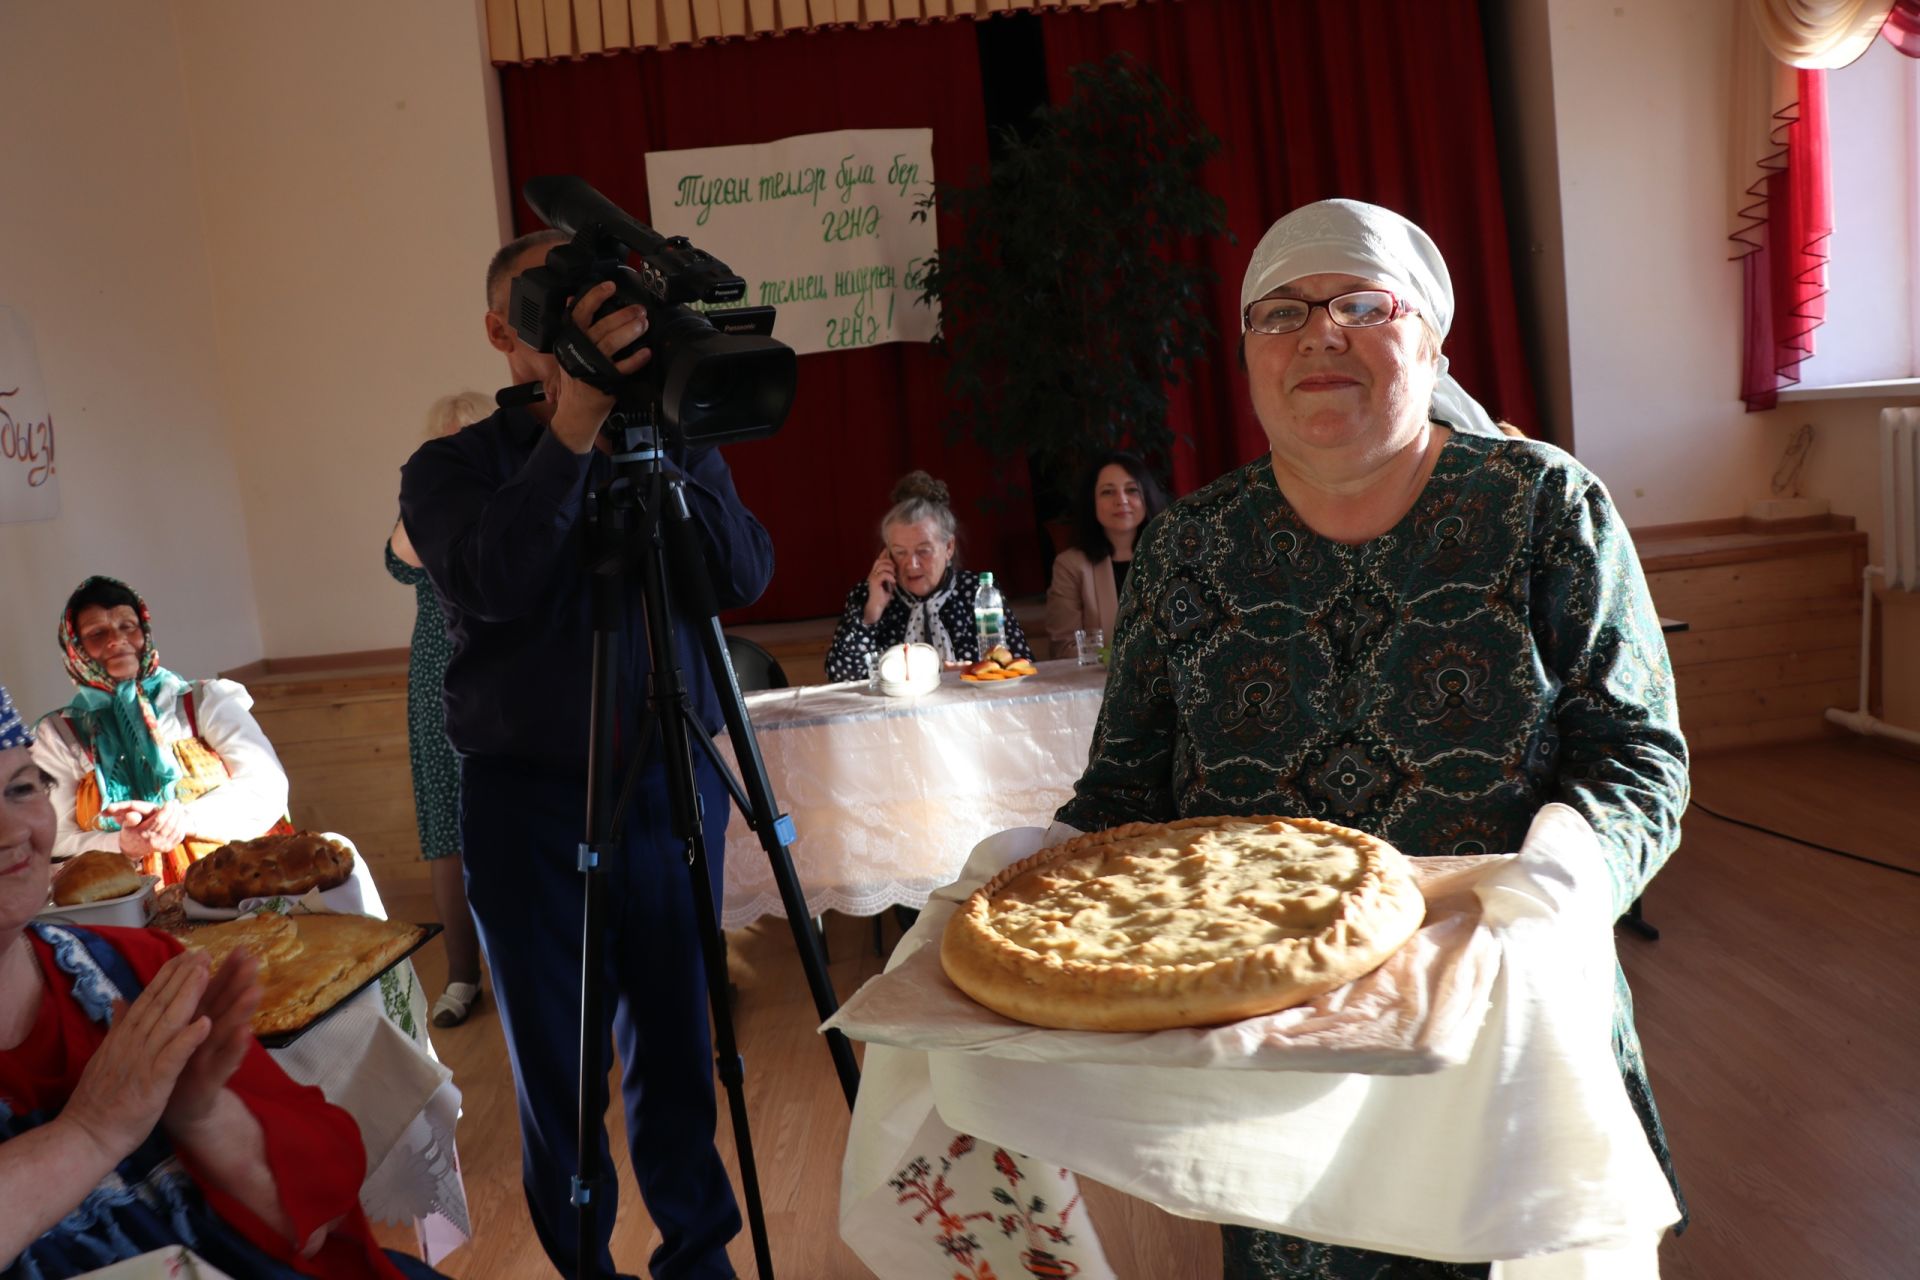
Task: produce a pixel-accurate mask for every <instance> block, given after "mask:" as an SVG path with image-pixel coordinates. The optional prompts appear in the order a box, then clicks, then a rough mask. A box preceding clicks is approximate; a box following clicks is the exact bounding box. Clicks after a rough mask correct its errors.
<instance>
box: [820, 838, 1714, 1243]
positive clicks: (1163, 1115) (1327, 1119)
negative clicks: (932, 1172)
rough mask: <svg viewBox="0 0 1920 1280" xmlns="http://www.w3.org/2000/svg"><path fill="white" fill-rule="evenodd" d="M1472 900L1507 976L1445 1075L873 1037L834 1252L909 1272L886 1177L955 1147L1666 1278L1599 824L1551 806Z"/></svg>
mask: <svg viewBox="0 0 1920 1280" xmlns="http://www.w3.org/2000/svg"><path fill="white" fill-rule="evenodd" d="M1045 842H1046V841H1045V837H1043V835H1042V833H1041V832H1040V831H1039V830H1038V829H1031V828H1029V829H1025V830H1021V831H1014V832H1006V833H1002V835H1000V836H996V837H994V838H992V839H990V840H988V841H986V842H984V843H983V844H982V845H981V846H980V847H979V848H978V849H976V851H975V854H974V857H973V858H972V859H971V860H970V861H969V863H968V866H967V870H966V872H965V873H964V876H963V880H971V881H973V882H975V883H979V882H983V881H984V880H986V879H987V878H988V877H989V876H991V875H992V874H993V873H994V872H995V871H997V870H999V869H1000V868H1001V867H1004V866H1006V865H1008V864H1010V863H1011V862H1013V861H1016V860H1017V859H1019V858H1021V857H1025V856H1027V855H1028V854H1030V853H1032V852H1034V851H1035V850H1037V849H1038V848H1040V847H1042V845H1043V843H1045ZM1476 892H1477V893H1478V895H1479V897H1480V899H1481V904H1482V910H1483V920H1484V927H1485V928H1487V929H1488V930H1489V931H1490V932H1491V933H1492V934H1493V935H1494V937H1495V938H1496V939H1497V940H1498V942H1499V944H1500V947H1501V951H1502V962H1501V971H1500V974H1499V977H1498V978H1497V979H1496V981H1495V983H1494V988H1493V996H1492V1001H1491V1007H1490V1009H1489V1012H1488V1014H1487V1017H1486V1020H1485V1023H1484V1024H1483V1026H1482V1028H1481V1032H1480V1036H1479V1039H1478V1040H1477V1042H1476V1043H1475V1045H1474V1048H1473V1052H1472V1055H1471V1056H1470V1057H1469V1059H1468V1060H1467V1061H1466V1063H1465V1064H1463V1065H1461V1066H1458V1067H1452V1068H1449V1069H1446V1070H1442V1071H1439V1072H1436V1073H1433V1074H1428V1075H1414V1076H1383V1075H1327V1074H1307V1073H1294V1072H1265V1071H1218V1070H1193V1069H1169V1068H1155V1067H1139V1066H1108V1065H1092V1064H1085V1063H1071V1064H1063V1063H1052V1062H1046V1063H1033V1062H1018V1061H1010V1060H1007V1059H1004V1058H999V1057H993V1056H988V1055H983V1054H960V1053H946V1052H942V1053H933V1054H925V1053H919V1052H915V1051H912V1050H904V1049H894V1048H887V1047H884V1046H880V1045H873V1046H870V1047H869V1048H868V1050H867V1056H866V1068H865V1082H864V1083H863V1086H862V1090H861V1096H860V1100H859V1104H858V1106H857V1107H856V1108H855V1112H854V1122H853V1130H852V1133H851V1134H850V1136H849V1140H848V1146H847V1156H846V1161H845V1164H844V1166H843V1169H842V1183H841V1235H842V1238H844V1239H845V1240H846V1241H847V1243H848V1244H849V1245H850V1246H852V1247H853V1249H854V1250H855V1251H856V1252H857V1253H859V1254H860V1255H861V1256H862V1258H863V1259H866V1260H867V1261H868V1264H869V1265H870V1266H873V1265H875V1263H876V1260H877V1259H901V1260H904V1254H902V1253H901V1252H899V1250H900V1249H901V1248H903V1247H904V1243H905V1239H906V1234H907V1233H906V1232H903V1231H901V1229H900V1227H899V1225H898V1222H899V1219H898V1209H897V1207H895V1205H896V1201H897V1198H898V1195H897V1192H896V1191H895V1190H894V1189H893V1188H892V1187H890V1186H889V1185H888V1179H889V1178H892V1177H894V1176H895V1174H896V1173H897V1172H898V1170H899V1169H900V1168H902V1167H903V1165H905V1164H906V1163H907V1162H909V1161H911V1160H912V1159H913V1158H914V1157H915V1156H916V1155H920V1154H926V1153H927V1152H928V1151H930V1150H932V1149H933V1148H935V1147H938V1146H940V1145H941V1144H942V1143H943V1142H945V1141H950V1140H951V1138H952V1137H953V1136H955V1135H956V1134H959V1133H965V1134H971V1135H974V1136H975V1137H977V1139H978V1140H979V1141H980V1142H981V1143H983V1144H985V1143H992V1144H1000V1145H1004V1146H1007V1147H1009V1148H1011V1149H1013V1150H1017V1151H1021V1152H1024V1153H1026V1154H1027V1155H1028V1156H1030V1157H1032V1158H1033V1160H1034V1162H1035V1163H1057V1164H1059V1165H1062V1166H1065V1167H1067V1168H1069V1169H1072V1170H1074V1171H1076V1172H1078V1173H1081V1174H1084V1175H1086V1176H1088V1177H1092V1178H1096V1179H1098V1180H1099V1181H1102V1182H1105V1183H1107V1184H1109V1185H1111V1186H1114V1187H1117V1188H1118V1189H1120V1190H1122V1191H1125V1192H1127V1193H1129V1194H1132V1195H1135V1196H1138V1197H1139V1198H1141V1199H1144V1200H1148V1201H1151V1202H1153V1203H1156V1204H1159V1205H1161V1206H1162V1207H1164V1208H1166V1209H1168V1210H1169V1211H1170V1212H1173V1213H1176V1214H1180V1215H1182V1216H1185V1217H1191V1218H1199V1219H1203V1220H1208V1221H1215V1222H1232V1223H1240V1224H1244V1225H1248V1226H1255V1227H1261V1228H1265V1229H1268V1230H1276V1231H1285V1232H1289V1233H1291V1234H1295V1235H1301V1236H1306V1237H1308V1238H1311V1239H1316V1240H1324V1241H1327V1242H1329V1243H1334V1244H1344V1245H1354V1246H1359V1247H1363V1248H1370V1249H1380V1250H1384V1251H1387V1252H1392V1253H1411V1254H1416V1255H1419V1256H1424V1257H1431V1258H1437V1259H1442V1260H1449V1261H1487V1260H1489V1259H1492V1260H1496V1261H1498V1262H1500V1265H1498V1266H1496V1268H1495V1270H1494V1275H1495V1276H1496V1277H1499V1278H1500V1280H1575V1278H1576V1277H1582V1278H1583V1277H1589V1276H1591V1277H1600V1276H1605V1277H1607V1278H1608V1280H1639V1278H1640V1277H1645V1276H1652V1275H1656V1274H1657V1263H1656V1261H1655V1250H1656V1248H1657V1244H1658V1240H1659V1237H1660V1235H1661V1233H1662V1232H1663V1231H1664V1230H1665V1229H1666V1227H1668V1226H1669V1225H1671V1224H1672V1223H1673V1222H1674V1221H1675V1220H1676V1219H1677V1217H1678V1212H1677V1209H1676V1207H1675V1205H1674V1201H1673V1195H1672V1193H1671V1191H1670V1190H1669V1189H1668V1186H1667V1182H1666V1178H1665V1177H1664V1175H1663V1174H1662V1173H1661V1171H1660V1167H1659V1164H1658V1162H1657V1161H1656V1160H1655V1159H1654V1157H1653V1153H1652V1151H1651V1150H1650V1149H1649V1147H1648V1145H1647V1140H1646V1136H1645V1133H1644V1132H1643V1131H1642V1129H1641V1127H1640V1124H1639V1121H1638V1119H1637V1118H1636V1117H1635V1115H1634V1113H1633V1109H1632V1106H1631V1104H1630V1103H1629V1102H1628V1100H1627V1095H1626V1090H1625V1087H1624V1085H1623V1084H1622V1082H1621V1079H1620V1073H1619V1068H1618V1066H1617V1065H1616V1063H1615V1062H1614V1057H1613V1052H1612V1043H1611V1033H1610V1026H1611V1014H1612V1001H1613V967H1614V958H1613V941H1612V920H1611V918H1610V916H1611V905H1610V904H1611V897H1610V888H1609V886H1608V883H1607V879H1606V872H1605V863H1604V861H1603V859H1602V858H1601V856H1600V852H1599V850H1598V848H1597V847H1596V844H1595V838H1594V836H1593V832H1592V830H1591V828H1590V827H1588V825H1587V823H1586V821H1585V820H1584V819H1583V818H1582V817H1580V815H1579V814H1578V813H1576V812H1575V811H1574V810H1572V809H1570V808H1568V807H1566V806H1564V805H1558V804H1554V805H1548V806H1547V807H1546V808H1545V809H1543V810H1542V811H1541V812H1540V814H1539V815H1538V816H1537V817H1536V819H1535V821H1534V823H1533V827H1532V829H1531V831H1530V832H1529V833H1528V836H1527V840H1526V843H1525V844H1524V845H1523V847H1522V849H1521V856H1520V857H1518V858H1516V859H1514V860H1513V861H1512V862H1511V863H1509V864H1508V865H1507V866H1506V867H1504V868H1502V869H1500V870H1499V871H1498V872H1497V873H1495V874H1493V875H1490V876H1489V877H1487V879H1485V880H1484V881H1482V883H1481V884H1480V885H1479V886H1478V888H1477V890H1476ZM937 928H938V926H937V925H935V924H933V923H932V922H930V921H929V919H928V917H927V916H924V915H923V916H922V918H921V920H920V922H919V923H918V924H916V926H915V928H914V929H913V930H912V931H911V932H909V934H908V935H907V937H906V939H904V940H903V941H902V943H901V945H900V948H899V950H898V951H897V952H896V955H895V958H894V960H893V961H892V962H890V963H891V964H898V963H900V962H901V961H902V960H903V959H904V957H905V954H906V953H908V952H910V951H911V950H913V949H917V948H918V947H920V946H925V945H927V944H928V943H936V944H937V942H938V937H939V935H938V932H937ZM936 1107H937V1112H938V1114H937V1117H936V1116H932V1115H930V1114H929V1112H930V1111H931V1110H933V1109H934V1108H936ZM1056 1194H1058V1193H1057V1192H1056ZM908 1222H909V1225H910V1219H909V1220H908ZM894 1265H895V1269H885V1268H876V1269H877V1270H878V1272H879V1274H883V1275H887V1276H889V1277H899V1280H910V1278H911V1277H913V1276H915V1275H919V1274H925V1275H928V1276H940V1277H941V1280H944V1277H945V1274H946V1273H945V1272H941V1271H939V1270H938V1269H937V1266H936V1265H935V1263H934V1260H932V1259H928V1265H927V1268H926V1269H924V1270H913V1269H898V1267H899V1264H898V1262H895V1264H894Z"/></svg>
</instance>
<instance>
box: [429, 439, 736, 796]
mask: <svg viewBox="0 0 1920 1280" xmlns="http://www.w3.org/2000/svg"><path fill="white" fill-rule="evenodd" d="M612 470H613V463H612V459H610V458H609V457H608V456H607V455H606V454H604V453H602V452H600V451H599V450H594V451H592V452H590V453H588V454H586V455H584V456H582V455H578V454H575V453H574V452H572V451H571V450H570V449H568V448H567V447H566V446H565V445H563V444H561V443H560V441H559V440H558V439H556V438H555V437H554V435H553V434H552V433H551V432H550V431H548V430H547V428H546V427H545V425H544V424H542V423H541V422H540V421H539V420H538V419H537V418H535V417H533V415H531V414H529V413H527V412H526V411H524V410H520V409H502V410H500V411H499V412H497V413H495V414H494V415H493V416H492V417H490V418H488V419H487V420H486V421H484V422H479V423H475V424H474V425H473V426H470V427H468V428H466V429H465V430H463V431H460V432H457V433H455V434H454V435H451V436H442V437H440V438H438V439H435V440H430V441H428V442H427V443H426V444H424V445H422V446H421V447H420V449H419V450H418V451H417V452H416V453H415V454H414V455H413V457H412V458H411V459H409V460H408V462H407V464H406V465H405V466H404V467H402V468H401V471H400V518H401V520H402V521H403V522H404V523H405V525H406V528H407V536H408V537H409V538H410V539H411V540H412V541H413V545H414V548H415V550H416V551H418V552H419V555H420V560H421V563H422V564H424V565H425V566H426V569H427V574H428V576H429V577H431V578H432V580H433V585H434V589H435V590H436V591H437V592H438V593H439V596H440V600H441V603H442V605H443V606H444V608H445V611H446V616H447V634H448V637H449V638H450V639H451V641H452V643H453V658H452V660H451V661H450V662H449V663H448V665H447V680H446V702H447V737H448V739H449V740H451V741H452V743H453V745H454V748H455V749H456V750H458V751H459V752H460V753H461V754H462V755H480V756H493V757H504V758H511V759H516V760H522V761H525V762H527V764H528V765H529V766H530V767H532V768H535V769H538V770H540V771H541V772H547V773H577V774H580V775H582V776H584V773H585V769H586V758H587V723H588V718H587V716H588V702H589V692H590V688H591V675H592V673H591V668H590V661H589V657H590V652H591V642H592V615H591V591H590V584H589V575H588V573H587V569H586V556H585V548H584V546H583V544H584V541H585V534H586V521H585V519H584V511H585V505H586V496H587V494H588V492H589V491H590V490H593V489H597V488H599V487H600V486H601V485H604V484H605V483H606V482H607V481H608V479H609V478H610V477H611V475H612ZM673 470H674V471H675V472H676V473H677V474H680V475H682V476H683V477H684V479H685V481H686V496H687V506H688V508H689V509H690V511H691V514H692V516H693V522H694V527H695V528H696V529H697V530H698V532H699V539H700V542H701V545H702V548H703V550H704V552H705V556H706V561H707V566H708V568H709V570H710V574H711V577H710V580H711V581H712V583H713V588H714V595H715V597H716V598H717V602H718V607H719V608H721V609H730V608H736V607H738V606H740V605H743V604H749V603H751V602H752V601H753V600H755V599H757V598H758V597H759V595H760V593H761V592H762V591H764V590H765V589H766V586H767V583H768V581H769V580H771V579H772V577H773V544H772V542H771V540H770V539H769V538H768V537H767V531H766V529H765V528H763V527H762V526H761V524H760V522H759V521H758V520H756V519H754V517H753V515H752V513H751V512H749V511H748V510H747V509H746V508H745V507H744V506H742V505H741V504H740V497H739V495H738V494H737V493H735V492H734V488H733V476H732V474H731V473H730V472H729V471H728V470H727V464H726V463H725V462H724V461H723V460H722V459H721V457H720V454H719V451H718V450H716V449H698V448H696V449H692V450H689V451H688V453H687V456H686V467H685V470H684V471H681V470H679V469H678V468H674V469H673ZM625 598H626V609H625V618H624V620H623V622H622V626H621V636H620V644H619V649H618V662H617V664H616V666H617V670H618V673H619V679H618V691H619V706H620V715H619V719H618V721H617V729H616V732H617V734H618V741H619V743H620V746H621V754H622V756H623V757H624V756H625V754H626V751H627V750H628V748H629V747H630V746H631V743H632V741H633V735H634V733H635V732H636V731H637V728H638V720H639V716H640V714H641V712H642V710H643V709H644V700H645V697H646V693H647V674H648V671H649V663H648V657H647V642H646V623H645V610H644V608H643V607H642V601H641V591H640V584H639V580H638V574H637V572H636V574H635V576H634V578H633V580H632V585H631V589H630V590H628V591H627V592H626V597H625ZM701 621H703V619H700V618H688V619H683V620H682V622H681V624H680V626H679V627H678V629H677V633H676V634H677V639H678V648H679V652H680V656H681V663H682V670H683V671H684V672H685V674H686V677H687V681H688V684H689V685H690V687H691V690H692V697H693V706H694V710H695V712H696V714H698V716H699V717H700V720H701V721H702V723H703V724H705V725H706V727H707V729H708V730H709V732H712V731H716V730H718V729H719V727H720V723H721V722H720V709H719V703H718V701H717V699H716V698H715V696H714V693H713V687H712V681H711V679H710V677H709V676H708V673H707V666H706V661H705V659H704V657H703V656H702V655H701V653H700V649H699V644H698V642H697V640H696V639H695V636H694V631H693V626H694V625H696V624H698V623H700V622H701Z"/></svg>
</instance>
